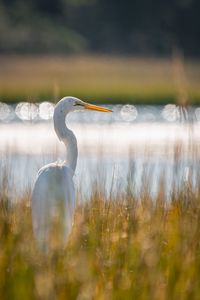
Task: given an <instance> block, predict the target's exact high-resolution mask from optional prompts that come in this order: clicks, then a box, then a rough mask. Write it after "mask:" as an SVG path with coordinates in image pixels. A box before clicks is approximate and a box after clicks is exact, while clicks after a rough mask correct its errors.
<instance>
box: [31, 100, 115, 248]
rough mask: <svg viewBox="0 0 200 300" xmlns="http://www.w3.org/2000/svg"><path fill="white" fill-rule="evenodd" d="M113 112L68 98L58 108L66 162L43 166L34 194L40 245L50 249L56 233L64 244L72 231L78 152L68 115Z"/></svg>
mask: <svg viewBox="0 0 200 300" xmlns="http://www.w3.org/2000/svg"><path fill="white" fill-rule="evenodd" d="M81 109H92V110H97V111H103V112H109V111H111V110H109V109H106V108H103V107H99V106H96V105H92V104H88V103H86V102H83V101H81V100H80V99H77V98H74V97H64V98H63V99H61V100H60V101H59V102H58V103H57V105H56V106H55V109H54V115H53V121H54V129H55V132H56V134H57V136H58V138H59V139H60V141H62V142H63V143H64V144H65V146H66V162H63V163H59V162H54V163H51V164H48V165H46V166H44V167H42V168H41V169H40V170H39V172H38V176H37V178H36V181H35V185H34V188H33V192H32V223H33V232H34V235H35V238H36V239H37V241H38V243H39V245H40V246H41V247H42V248H48V247H49V245H50V243H51V236H52V232H55V230H56V237H57V239H58V241H59V242H60V243H61V244H62V245H64V244H65V243H66V241H67V238H68V236H69V234H70V232H71V228H72V224H73V219H74V211H75V188H74V183H73V176H74V172H75V169H76V163H77V157H78V149H77V141H76V137H75V135H74V134H73V132H72V131H71V130H70V129H68V128H67V126H66V124H65V118H66V115H67V114H68V113H69V112H71V111H75V110H81Z"/></svg>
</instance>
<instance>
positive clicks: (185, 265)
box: [0, 153, 200, 300]
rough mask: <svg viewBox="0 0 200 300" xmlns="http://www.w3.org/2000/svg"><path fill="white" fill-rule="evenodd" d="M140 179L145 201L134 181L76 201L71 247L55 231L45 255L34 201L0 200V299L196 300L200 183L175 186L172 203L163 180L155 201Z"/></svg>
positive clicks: (98, 190) (95, 191)
mask: <svg viewBox="0 0 200 300" xmlns="http://www.w3.org/2000/svg"><path fill="white" fill-rule="evenodd" d="M176 155H178V154H177V153H176ZM177 158H178V157H177ZM145 174H146V175H145ZM143 178H144V182H143V188H142V190H141V192H140V193H136V192H135V191H134V184H133V181H132V180H131V176H129V177H128V178H127V189H126V190H125V191H123V192H120V191H119V192H118V193H115V196H112V193H110V194H109V195H108V194H107V195H106V194H105V193H104V191H103V190H102V189H101V182H100V183H98V182H97V183H96V184H93V191H92V194H91V197H90V199H88V201H82V198H81V197H82V195H81V194H79V195H78V199H79V201H78V205H77V209H76V213H75V220H74V226H73V230H72V232H71V235H70V238H69V240H68V243H67V245H66V247H65V248H64V249H61V248H59V246H58V244H57V243H56V237H57V233H56V231H55V232H52V241H53V247H52V248H51V250H49V252H48V253H41V252H40V251H39V249H38V248H37V244H36V243H35V240H34V237H33V233H32V225H31V208H30V193H27V194H25V195H22V196H21V197H20V199H18V200H19V201H18V202H15V203H14V204H12V205H10V202H9V198H8V197H7V198H6V197H5V195H4V194H3V193H1V200H0V243H1V247H0V298H1V299H159V300H160V299H199V297H200V285H199V278H200V256H199V253H200V243H199V235H200V221H199V220H200V189H199V179H200V178H197V184H196V185H195V186H194V185H193V184H192V173H190V174H189V175H188V178H187V181H182V184H181V185H179V186H176V182H174V187H173V190H172V193H171V194H170V197H169V198H168V199H166V185H165V183H164V180H163V178H160V185H159V189H158V190H157V193H156V194H155V195H154V196H152V195H151V194H150V192H149V185H150V184H151V182H150V178H149V176H148V172H146V170H145V169H144V176H143ZM3 182H4V184H5V180H4V181H3ZM4 188H5V186H4V185H2V186H1V190H2V189H4Z"/></svg>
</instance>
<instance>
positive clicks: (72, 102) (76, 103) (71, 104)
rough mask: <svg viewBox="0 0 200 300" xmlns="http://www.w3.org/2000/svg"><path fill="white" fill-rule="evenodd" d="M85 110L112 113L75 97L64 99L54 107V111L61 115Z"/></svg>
mask: <svg viewBox="0 0 200 300" xmlns="http://www.w3.org/2000/svg"><path fill="white" fill-rule="evenodd" d="M85 109H90V110H96V111H100V112H112V110H110V109H108V108H105V107H101V106H97V105H94V104H90V103H87V102H84V101H82V100H80V99H78V98H75V97H64V98H62V99H61V100H60V101H59V102H58V103H57V105H56V107H55V110H57V111H58V112H59V113H61V114H62V113H63V114H67V113H68V112H71V111H77V110H85Z"/></svg>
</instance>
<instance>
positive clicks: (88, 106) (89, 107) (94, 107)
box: [84, 103, 112, 112]
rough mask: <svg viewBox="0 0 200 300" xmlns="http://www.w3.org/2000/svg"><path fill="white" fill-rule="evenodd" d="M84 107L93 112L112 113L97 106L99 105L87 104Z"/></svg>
mask: <svg viewBox="0 0 200 300" xmlns="http://www.w3.org/2000/svg"><path fill="white" fill-rule="evenodd" d="M84 107H85V108H86V109H91V110H96V111H101V112H112V110H111V109H108V108H105V107H101V106H97V105H94V104H89V103H85V104H84Z"/></svg>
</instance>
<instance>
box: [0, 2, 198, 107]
mask: <svg viewBox="0 0 200 300" xmlns="http://www.w3.org/2000/svg"><path fill="white" fill-rule="evenodd" d="M199 12H200V3H199V1H198V0H170V1H147V0H141V1H138V0H135V1H130V0H124V1H117V2H116V1H114V0H110V1H105V0H101V1H100V0H57V1H53V0H50V1H47V0H36V1H33V0H0V65H1V68H0V98H2V99H1V101H3V100H4V101H12V102H17V101H18V98H20V100H22V101H23V99H24V97H29V98H30V99H29V100H30V101H38V100H39V99H40V98H43V99H47V98H50V99H51V101H57V100H58V99H59V98H60V97H61V96H63V95H66V94H73V95H76V96H78V97H81V98H85V97H87V99H88V97H89V98H91V99H94V100H95V101H96V102H102V101H104V102H107V103H109V102H113V103H116V102H119V103H122V102H127V101H128V102H130V101H131V102H139V103H141V102H143V103H146V102H148V103H149V102H151V103H166V102H169V101H175V99H176V94H177V93H176V92H177V85H176V81H177V79H176V78H175V77H177V72H174V69H176V67H175V68H174V65H176V61H177V57H178V59H179V61H181V64H183V63H184V68H183V69H184V72H185V73H186V80H187V82H188V86H187V91H188V92H189V93H190V98H191V100H192V101H193V102H198V101H199V99H200V92H199V88H198V86H199V78H200V72H199V69H200V68H199V62H198V58H199V56H200V39H199V36H200V18H199ZM174 57H175V59H174ZM179 65H180V64H179ZM181 72H182V71H181ZM181 72H180V73H181ZM182 73H183V72H182Z"/></svg>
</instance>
